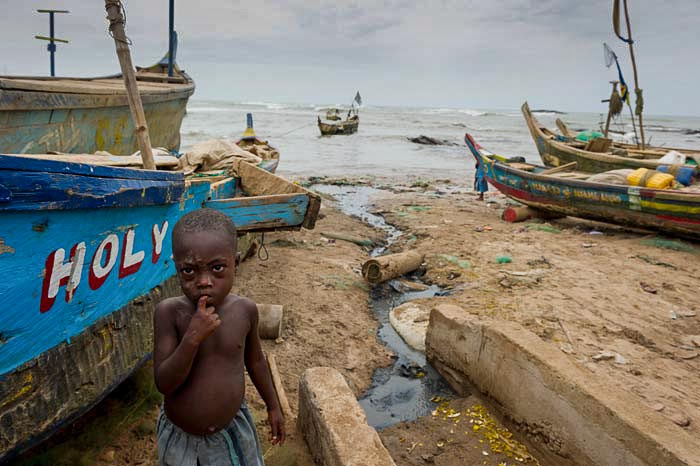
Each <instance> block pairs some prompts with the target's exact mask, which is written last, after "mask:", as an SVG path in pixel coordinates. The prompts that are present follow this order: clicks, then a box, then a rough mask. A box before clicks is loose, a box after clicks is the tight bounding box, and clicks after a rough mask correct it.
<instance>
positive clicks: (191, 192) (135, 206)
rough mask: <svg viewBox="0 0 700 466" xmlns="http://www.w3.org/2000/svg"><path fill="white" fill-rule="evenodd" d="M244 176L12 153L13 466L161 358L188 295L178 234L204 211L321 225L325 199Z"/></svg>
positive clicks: (8, 345)
mask: <svg viewBox="0 0 700 466" xmlns="http://www.w3.org/2000/svg"><path fill="white" fill-rule="evenodd" d="M232 169H233V170H234V171H235V172H236V173H237V174H238V176H237V177H225V176H214V177H210V178H207V177H195V178H192V179H185V178H184V177H183V176H182V175H181V174H179V173H168V172H155V171H148V170H131V169H124V168H113V167H99V166H94V165H85V164H75V163H67V162H55V161H46V160H39V159H31V158H28V157H10V156H0V272H2V273H3V274H4V276H5V277H9V278H7V279H6V280H4V281H2V282H0V305H1V306H2V307H1V309H2V313H3V314H2V317H3V318H2V319H1V322H2V323H0V422H2V425H3V428H2V429H0V463H1V462H3V461H4V460H5V459H7V458H9V457H11V456H12V455H14V454H16V453H18V452H20V451H22V450H23V449H26V448H27V447H29V446H31V445H32V444H34V443H36V442H38V441H40V440H42V439H43V438H45V437H47V436H48V435H50V434H51V433H52V432H53V431H55V430H56V429H58V428H60V427H61V426H62V425H64V424H65V423H66V422H67V421H70V420H71V419H74V418H75V417H76V416H78V415H80V414H81V413H83V412H84V411H85V410H87V409H89V408H90V407H91V406H93V405H94V404H95V403H96V402H98V401H99V400H100V399H101V398H102V397H103V396H104V395H105V394H107V393H108V392H109V391H110V390H111V389H112V388H114V387H115V386H116V385H117V384H118V383H120V382H121V381H122V380H123V379H124V378H125V377H127V376H128V375H129V374H130V373H131V372H132V371H133V370H134V369H136V368H137V367H138V366H139V365H140V364H141V362H143V361H144V360H145V359H147V358H148V357H149V355H150V352H151V351H152V341H151V338H152V312H153V309H154V306H155V304H156V303H157V302H158V301H160V300H162V299H163V298H165V297H168V296H173V295H176V294H179V289H178V286H177V284H176V283H175V281H174V280H175V268H174V266H173V262H172V257H171V254H170V251H171V250H172V244H171V240H170V231H171V229H172V227H173V226H174V224H175V223H176V222H177V220H178V219H179V218H180V217H181V216H182V215H184V214H185V213H187V212H189V211H191V210H194V209H197V208H199V207H201V206H206V207H211V208H214V209H218V210H220V211H222V212H224V213H226V214H227V215H228V216H229V217H230V218H231V219H232V220H233V221H234V223H236V225H237V227H238V230H239V232H240V233H241V234H244V233H248V232H264V231H273V230H286V229H299V228H301V227H302V226H304V227H306V228H313V226H314V222H315V219H316V216H317V214H318V210H319V207H320V198H319V197H318V196H317V195H315V194H313V193H310V192H308V191H306V190H304V189H303V188H301V187H299V186H296V185H294V184H293V183H290V182H287V181H286V180H283V179H282V178H279V177H277V176H275V175H273V174H270V173H267V172H265V171H264V170H261V169H259V168H257V167H255V166H253V165H250V164H247V163H245V162H238V163H237V164H235V165H234V166H233V167H232Z"/></svg>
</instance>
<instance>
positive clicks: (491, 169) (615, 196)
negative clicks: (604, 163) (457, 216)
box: [468, 143, 700, 239]
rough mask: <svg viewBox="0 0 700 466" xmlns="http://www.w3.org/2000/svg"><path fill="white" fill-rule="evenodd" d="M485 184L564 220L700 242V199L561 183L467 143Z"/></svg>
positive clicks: (657, 191) (630, 188) (691, 195)
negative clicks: (581, 220) (612, 225)
mask: <svg viewBox="0 0 700 466" xmlns="http://www.w3.org/2000/svg"><path fill="white" fill-rule="evenodd" d="M468 146H469V148H470V150H471V151H472V154H473V155H474V157H475V158H477V159H478V160H479V163H480V164H482V167H484V169H485V173H486V179H487V180H488V181H489V183H490V184H492V185H493V186H494V187H495V188H496V189H498V190H499V191H501V192H502V193H503V194H505V195H506V196H508V197H510V198H512V199H515V200H516V201H519V202H522V203H523V204H526V205H528V206H531V207H534V208H537V209H540V210H544V211H547V212H553V213H558V214H563V215H571V216H574V217H580V218H587V219H591V220H598V221H602V222H608V223H615V224H619V225H626V226H630V227H635V228H646V229H652V230H656V231H660V232H662V233H669V234H676V235H680V236H684V237H689V238H693V239H698V238H700V196H698V195H697V194H694V193H684V192H673V191H668V190H660V189H646V188H639V187H636V186H619V185H608V184H602V183H592V182H586V181H581V180H571V179H562V178H557V177H555V176H548V175H538V174H536V173H530V172H526V171H523V170H517V169H514V168H510V167H508V166H507V165H505V164H502V163H498V162H496V161H494V160H493V159H490V158H485V157H482V156H481V155H480V153H479V152H478V151H477V150H476V149H475V148H474V147H473V146H471V145H470V144H469V143H468Z"/></svg>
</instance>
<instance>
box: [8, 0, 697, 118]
mask: <svg viewBox="0 0 700 466" xmlns="http://www.w3.org/2000/svg"><path fill="white" fill-rule="evenodd" d="M612 3H613V2H612V0H586V1H581V0H442V1H433V0H427V1H422V2H418V1H411V0H388V1H382V0H357V1H336V2H332V1H326V0H317V1H306V0H288V1H274V0H258V1H254V2H236V1H233V0H197V1H195V0H177V1H176V7H175V8H176V11H175V26H176V30H177V31H178V34H179V39H180V45H179V51H178V57H177V58H178V63H179V64H180V66H181V67H183V68H184V69H185V70H186V71H187V72H188V73H189V74H190V75H191V76H192V77H193V78H194V79H195V81H196V83H197V90H196V93H195V96H194V98H195V99H200V100H225V101H235V102H252V101H264V102H295V103H313V104H326V103H331V104H332V103H349V101H350V100H351V99H352V97H353V95H354V93H355V91H356V90H360V92H361V93H362V96H363V100H364V103H365V104H366V105H406V106H427V107H453V108H487V109H515V108H518V107H519V106H520V104H521V103H522V102H523V101H525V100H528V101H529V102H530V105H531V107H532V108H549V109H558V110H563V111H593V112H601V111H603V110H601V108H604V107H603V104H601V103H600V100H601V99H603V98H606V97H607V96H608V95H609V93H610V85H609V84H608V81H610V80H611V79H616V77H617V73H616V71H614V67H613V68H611V69H607V68H606V67H605V65H604V61H603V42H607V43H608V44H609V45H611V46H612V47H613V49H614V50H615V51H616V53H617V55H618V56H619V57H620V60H621V64H622V67H623V73H624V76H625V80H626V81H627V82H628V84H629V85H630V87H633V86H634V84H633V83H634V77H633V73H632V67H631V63H630V59H629V52H628V48H627V46H626V44H624V43H623V42H622V41H620V40H619V39H617V38H616V37H615V36H614V34H613V32H612V21H611V16H612ZM124 4H125V6H126V11H127V35H128V36H129V37H130V38H131V39H132V41H133V47H132V57H133V61H134V63H136V64H138V65H144V66H145V65H149V64H151V63H153V62H155V61H157V60H158V59H159V58H160V57H161V56H162V54H163V53H164V52H165V51H166V50H167V46H168V34H167V28H168V0H138V1H136V0H130V1H125V2H124ZM628 4H629V9H630V14H631V17H632V33H633V38H634V39H635V44H634V47H635V53H636V58H637V67H638V71H639V79H640V87H642V88H643V89H644V97H645V99H644V100H645V113H648V114H655V115H661V114H667V115H700V92H698V89H697V86H696V83H698V82H700V60H699V59H698V56H700V54H699V53H698V49H697V48H698V45H700V1H698V0H664V1H659V0H628ZM38 8H53V9H67V10H70V14H68V15H57V17H56V36H57V37H59V38H65V39H69V40H70V41H71V43H70V44H67V45H65V44H59V45H58V52H57V56H56V63H57V65H56V66H57V74H59V75H64V76H65V75H69V76H90V75H104V74H109V73H114V72H118V71H119V65H118V62H117V58H116V54H115V50H114V44H113V42H112V39H111V38H110V37H109V35H108V34H107V30H106V29H107V23H106V20H105V10H104V2H103V1H102V0H0V9H1V11H2V12H3V13H2V18H0V73H1V74H23V75H26V74H42V75H48V73H49V55H48V52H46V43H45V42H42V41H38V40H36V39H34V38H33V37H34V35H36V34H39V35H48V28H49V26H48V15H46V14H39V13H36V9H38Z"/></svg>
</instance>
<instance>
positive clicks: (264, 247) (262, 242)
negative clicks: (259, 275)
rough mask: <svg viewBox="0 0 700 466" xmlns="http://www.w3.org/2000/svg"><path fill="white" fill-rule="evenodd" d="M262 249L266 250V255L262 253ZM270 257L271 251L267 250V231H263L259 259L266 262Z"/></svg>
mask: <svg viewBox="0 0 700 466" xmlns="http://www.w3.org/2000/svg"><path fill="white" fill-rule="evenodd" d="M262 251H265V256H263V255H262ZM269 258H270V253H269V252H268V250H267V246H265V233H262V234H261V235H260V247H259V248H258V259H260V260H261V261H263V262H265V261H266V260H268V259H269Z"/></svg>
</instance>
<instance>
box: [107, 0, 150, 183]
mask: <svg viewBox="0 0 700 466" xmlns="http://www.w3.org/2000/svg"><path fill="white" fill-rule="evenodd" d="M105 9H106V10H107V19H108V20H109V30H110V32H111V33H112V37H114V45H115V46H116V48H117V57H118V58H119V65H120V66H121V69H122V75H124V85H125V86H126V97H127V100H128V101H129V108H130V109H131V117H132V118H133V119H134V128H135V131H136V141H137V142H138V145H139V150H140V151H141V159H142V160H143V168H145V169H147V170H155V169H156V164H155V163H154V161H153V152H152V151H151V138H150V137H149V136H148V125H147V124H146V115H145V114H144V113H143V105H142V103H141V97H140V96H139V89H138V86H137V85H136V76H135V75H134V65H133V64H132V63H131V53H130V52H129V40H128V39H127V37H126V32H125V31H124V16H123V15H122V4H121V1H119V0H105Z"/></svg>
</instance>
